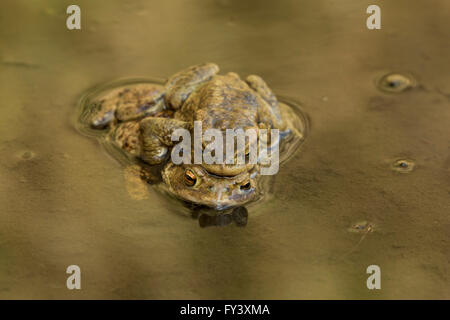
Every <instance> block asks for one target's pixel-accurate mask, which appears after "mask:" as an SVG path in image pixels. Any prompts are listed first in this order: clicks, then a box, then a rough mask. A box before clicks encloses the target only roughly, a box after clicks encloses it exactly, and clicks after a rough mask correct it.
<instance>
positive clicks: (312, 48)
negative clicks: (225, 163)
mask: <svg viewBox="0 0 450 320" xmlns="http://www.w3.org/2000/svg"><path fill="white" fill-rule="evenodd" d="M431 3H432V5H431ZM431 3H430V1H425V0H421V1H414V2H411V1H406V0H398V1H395V2H392V1H385V0H384V1H382V0H380V1H377V4H379V5H380V7H381V10H382V28H381V30H368V29H367V28H366V22H365V21H366V18H367V16H368V15H367V14H366V8H367V7H368V6H369V5H370V4H372V3H371V2H370V1H362V2H361V1H359V2H356V1H333V0H327V1H325V0H324V1H256V0H254V1H245V2H243V1H237V0H236V1H227V0H221V1H212V0H211V1H189V2H188V1H181V0H180V1H143V0H139V1H133V3H124V2H123V1H118V0H114V1H87V0H86V1H78V2H77V4H78V5H79V6H80V7H81V14H82V29H81V30H72V31H70V30H68V29H67V28H66V17H67V14H66V7H67V5H68V4H66V3H62V2H61V1H56V0H54V1H25V0H22V1H12V0H6V1H2V4H1V6H2V10H1V11H0V42H1V46H0V96H1V107H0V150H1V155H2V156H1V157H0V178H1V181H2V184H1V185H0V190H1V192H0V209H1V210H0V298H3V299H8V298H25V299H31V298H42V299H56V298H63V299H71V298H85V299H91V298H101V299H104V298H111V299H118V298H125V299H137V298H145V299H174V298H176V299H184V298H185V299H222V298H224V299H316V298H322V299H324V298H331V299H336V298H345V299H350V298H353V299H355V298H361V299H380V298H381V299H389V298H414V299H416V298H441V299H442V298H447V299H449V298H450V268H449V257H450V250H449V245H450V243H449V242H450V232H449V227H450V217H449V213H450V152H449V151H450V149H449V145H450V144H449V142H450V81H449V80H450V63H449V60H448V56H449V55H450V47H449V41H448V39H449V38H450V28H449V22H448V14H449V10H450V4H449V3H448V2H446V1H444V0H433V1H431ZM205 61H211V62H215V63H217V64H218V65H219V66H220V67H221V72H222V73H224V72H228V71H234V72H237V73H239V74H240V75H242V76H245V75H247V74H258V75H260V76H262V77H263V78H264V79H265V80H266V81H267V82H268V84H269V85H270V86H271V87H272V89H274V91H275V93H276V94H277V95H279V96H283V97H290V98H292V99H294V100H296V101H300V102H301V105H302V108H303V110H304V111H305V112H306V114H307V115H308V118H309V121H310V132H309V135H308V138H307V139H306V140H305V142H304V144H303V145H302V146H301V148H300V150H299V152H296V153H295V155H294V156H293V157H292V158H291V159H290V160H289V161H288V162H287V163H286V164H285V165H283V166H281V168H280V171H279V173H278V174H277V175H276V176H275V177H274V178H273V181H272V182H271V190H272V191H271V197H270V199H268V200H267V201H265V202H264V205H255V206H249V208H248V217H247V221H246V225H245V227H242V226H239V224H237V223H230V224H228V225H226V226H224V227H206V228H205V227H203V228H202V227H200V225H201V223H199V222H201V221H200V220H198V219H196V218H195V217H192V216H190V215H188V214H185V215H182V214H180V213H179V210H176V209H175V207H176V206H177V204H175V203H174V202H173V201H170V200H167V199H166V198H164V197H161V195H160V194H158V193H157V192H156V190H153V189H152V188H151V187H150V188H149V189H148V192H147V193H145V196H143V197H141V198H140V199H137V198H136V197H131V196H130V194H129V192H128V191H127V185H126V174H125V175H124V169H123V166H122V164H121V163H120V162H118V161H116V160H115V159H114V158H113V157H111V156H110V155H109V153H108V152H106V151H105V149H104V148H102V147H101V146H100V145H99V143H98V141H96V140H95V139H91V138H89V137H86V136H83V135H81V134H80V133H79V132H78V130H77V128H76V126H75V125H74V114H75V113H76V112H75V109H76V107H77V104H78V102H79V99H80V98H81V97H82V95H83V94H84V93H85V92H87V91H88V90H89V89H90V88H92V87H94V86H96V85H99V84H103V83H106V82H109V81H112V80H116V79H119V78H124V77H127V78H131V77H136V78H139V77H144V78H146V77H150V78H162V79H164V78H167V77H168V76H170V75H172V74H173V73H175V72H177V71H179V70H181V69H183V68H185V67H187V66H190V65H194V64H198V63H201V62H205ZM73 264H75V265H78V266H80V268H81V274H82V289H81V290H68V289H67V288H66V279H67V277H68V275H67V274H66V268H67V267H68V266H69V265H73ZM370 265H378V266H380V268H381V290H368V289H367V287H366V280H367V277H368V276H369V275H368V274H367V273H366V269H367V267H368V266H370Z"/></svg>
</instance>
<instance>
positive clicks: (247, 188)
mask: <svg viewBox="0 0 450 320" xmlns="http://www.w3.org/2000/svg"><path fill="white" fill-rule="evenodd" d="M250 187H251V184H250V181H247V182H246V183H244V184H243V185H241V190H250Z"/></svg>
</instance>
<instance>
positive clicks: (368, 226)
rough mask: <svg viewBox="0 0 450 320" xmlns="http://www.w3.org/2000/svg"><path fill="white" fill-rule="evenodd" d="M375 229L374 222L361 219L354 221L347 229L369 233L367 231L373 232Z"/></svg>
mask: <svg viewBox="0 0 450 320" xmlns="http://www.w3.org/2000/svg"><path fill="white" fill-rule="evenodd" d="M373 229H374V225H373V223H370V222H368V221H359V222H356V223H354V224H353V225H352V226H351V227H350V228H348V229H347V230H348V231H349V232H352V233H361V234H367V233H370V232H373Z"/></svg>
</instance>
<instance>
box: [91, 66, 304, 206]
mask: <svg viewBox="0 0 450 320" xmlns="http://www.w3.org/2000/svg"><path fill="white" fill-rule="evenodd" d="M218 71H219V68H218V66H217V65H215V64H212V63H207V64H201V65H197V66H193V67H190V68H188V69H186V70H184V71H181V72H179V73H177V74H175V75H173V76H172V77H170V78H169V80H168V81H167V82H166V83H165V85H164V86H162V85H158V84H152V83H138V84H133V85H127V86H122V87H119V88H116V89H112V90H109V91H108V92H106V93H104V94H102V95H100V96H97V97H95V99H93V101H92V102H93V103H91V104H90V105H89V106H90V108H91V110H89V111H90V117H89V118H88V122H89V124H90V126H91V127H93V128H95V129H104V128H107V129H108V134H107V136H106V140H107V141H109V142H110V143H111V144H114V145H115V146H118V147H119V148H121V149H122V150H124V151H125V152H126V153H127V154H128V155H130V156H132V157H133V158H136V159H139V160H140V161H143V162H144V163H146V164H149V165H160V164H163V167H162V171H161V176H162V179H163V181H164V183H165V185H166V189H167V191H168V192H169V193H171V194H173V195H175V196H176V197H178V198H181V199H183V200H186V201H189V202H193V203H196V204H203V205H207V206H210V207H214V208H217V209H223V208H227V207H230V206H236V205H242V204H244V203H247V202H249V201H251V200H254V199H256V198H257V197H258V196H259V195H260V194H261V190H259V188H260V187H259V183H258V179H259V177H260V174H259V171H260V166H259V165H255V164H254V163H250V162H249V161H247V162H245V163H243V164H242V163H239V162H237V161H234V162H233V163H232V164H221V163H212V164H207V163H204V162H202V163H199V164H180V165H176V164H174V163H173V162H172V161H171V159H169V158H170V153H171V152H170V151H171V149H172V148H173V147H174V144H175V143H176V142H174V141H172V139H171V137H172V133H174V131H175V130H177V129H180V128H183V129H186V130H188V131H193V130H194V122H200V123H201V125H202V130H203V131H205V130H207V129H217V130H220V131H221V132H225V130H227V129H242V130H247V129H254V130H255V131H256V132H258V130H261V129H265V130H269V132H270V130H273V129H279V130H280V131H281V132H282V134H281V136H282V137H283V139H285V140H289V139H290V140H291V141H293V142H295V143H296V144H297V145H298V142H299V141H301V140H302V138H303V131H304V128H305V127H304V123H303V122H302V121H301V120H300V119H299V118H298V117H297V115H296V114H295V113H294V112H293V111H292V110H291V109H290V108H289V107H288V106H286V105H283V104H280V103H278V101H277V98H276V97H275V95H274V94H273V93H272V91H271V90H270V88H269V87H268V86H267V84H266V83H265V82H264V81H263V80H262V79H261V78H260V77H258V76H255V75H251V76H248V77H247V78H246V79H245V81H243V80H241V79H240V77H239V76H238V75H237V74H236V73H231V72H230V73H227V74H226V75H218V74H217V73H218ZM92 106H95V108H92ZM94 110H95V111H94ZM245 143H246V152H247V151H248V150H249V148H250V145H252V144H254V143H257V141H252V140H251V139H247V140H246V142H245ZM202 147H203V148H205V147H206V145H205V144H204V142H203V144H202ZM289 150H290V151H292V150H293V148H289ZM286 157H287V156H286Z"/></svg>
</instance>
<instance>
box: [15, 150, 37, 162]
mask: <svg viewBox="0 0 450 320" xmlns="http://www.w3.org/2000/svg"><path fill="white" fill-rule="evenodd" d="M16 156H17V157H18V158H19V159H21V160H31V159H33V158H34V157H35V156H36V154H35V153H34V152H33V151H31V150H25V151H21V152H19V153H17V154H16Z"/></svg>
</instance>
